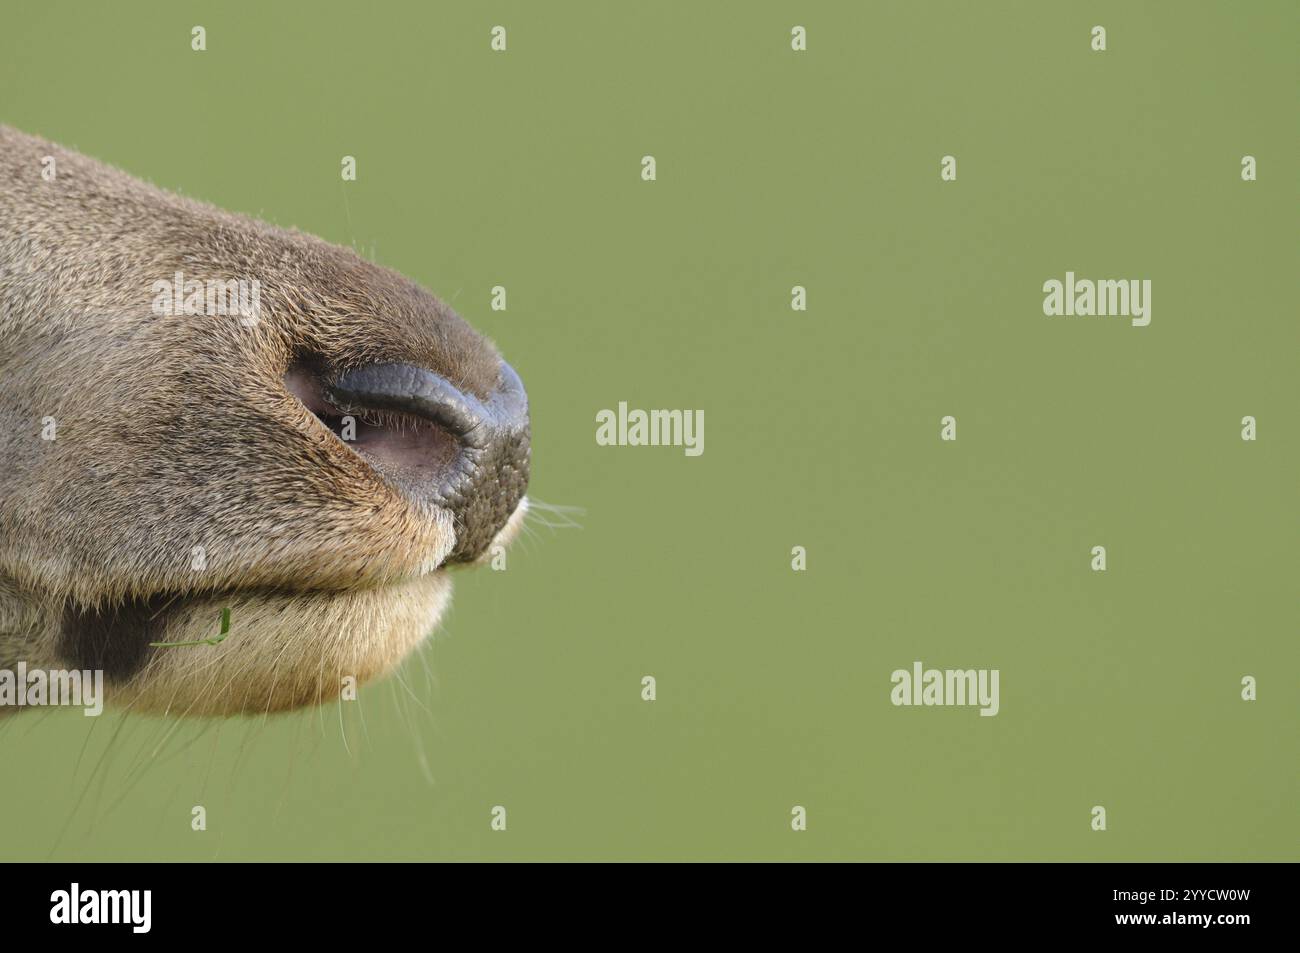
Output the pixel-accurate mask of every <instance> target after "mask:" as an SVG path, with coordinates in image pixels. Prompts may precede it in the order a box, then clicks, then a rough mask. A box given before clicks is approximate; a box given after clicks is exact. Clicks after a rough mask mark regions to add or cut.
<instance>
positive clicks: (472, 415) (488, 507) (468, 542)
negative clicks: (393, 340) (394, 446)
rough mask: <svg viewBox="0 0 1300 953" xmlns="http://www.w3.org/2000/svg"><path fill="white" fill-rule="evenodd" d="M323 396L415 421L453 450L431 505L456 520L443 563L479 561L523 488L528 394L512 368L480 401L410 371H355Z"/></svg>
mask: <svg viewBox="0 0 1300 953" xmlns="http://www.w3.org/2000/svg"><path fill="white" fill-rule="evenodd" d="M325 392H326V394H328V396H329V398H330V400H331V401H333V402H334V403H335V404H336V405H338V406H339V407H350V408H357V409H364V410H387V411H397V412H401V413H406V414H411V415H414V416H417V417H421V418H423V419H425V420H428V421H430V422H432V423H435V424H437V425H438V426H439V427H441V428H443V429H444V430H445V431H447V433H449V434H451V435H452V436H453V437H454V438H455V439H456V440H457V441H458V442H459V443H460V445H461V448H462V449H461V453H460V455H459V459H458V461H457V463H456V466H455V467H454V468H453V470H452V472H451V473H450V474H448V475H447V476H446V478H445V479H444V480H443V482H442V484H441V485H440V486H438V487H437V488H436V489H435V492H434V499H435V501H436V502H437V503H438V504H439V505H441V506H443V507H445V508H446V509H448V510H450V511H451V513H452V515H453V517H454V518H455V524H456V547H455V549H453V550H452V554H451V556H450V557H449V559H448V561H450V562H470V561H472V560H474V559H477V558H478V557H479V556H480V555H482V553H483V551H484V550H486V549H487V547H488V546H489V545H490V544H491V542H492V540H493V539H494V538H495V537H496V535H497V533H499V532H500V531H501V528H502V527H503V526H505V524H506V521H507V520H508V519H509V518H510V514H511V513H513V512H514V510H515V508H516V507H517V506H518V505H519V501H520V500H521V499H522V498H523V495H524V492H525V491H526V490H527V488H528V471H529V462H530V456H531V433H530V428H529V420H528V395H527V394H526V393H525V391H524V385H523V382H522V381H521V380H520V379H519V375H518V374H517V373H515V369H514V368H513V367H511V366H510V365H509V364H507V363H505V362H504V361H502V362H501V364H500V368H499V374H498V379H497V383H496V386H495V387H494V388H493V390H492V392H491V393H490V394H488V396H487V397H486V399H479V398H478V397H476V396H475V395H473V394H470V393H467V392H466V391H464V390H462V389H460V388H459V387H457V386H456V385H454V384H452V383H451V382H450V381H449V380H447V379H446V378H445V377H442V376H441V375H439V374H436V373H434V372H433V371H431V370H428V369H426V368H423V367H416V366H413V365H410V364H370V365H366V366H364V367H358V368H355V369H353V370H350V371H347V372H345V373H343V374H341V375H339V376H338V377H337V378H335V379H334V380H333V381H332V382H329V383H326V384H325Z"/></svg>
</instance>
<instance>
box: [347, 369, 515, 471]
mask: <svg viewBox="0 0 1300 953" xmlns="http://www.w3.org/2000/svg"><path fill="white" fill-rule="evenodd" d="M325 392H326V394H327V395H328V396H329V398H330V399H331V401H333V403H335V404H336V405H338V406H340V407H349V406H350V407H357V408H365V409H370V410H389V411H396V412H399V413H406V414H412V415H414V416H416V417H420V418H423V419H425V420H428V421H430V422H431V423H435V424H438V425H439V426H441V427H444V428H446V429H447V431H449V432H450V433H451V434H452V435H454V436H455V437H457V438H459V439H460V440H461V441H462V442H464V444H465V445H466V446H468V447H473V448H476V449H480V450H486V449H488V448H489V447H490V446H491V445H492V444H493V443H494V442H495V441H497V440H499V439H501V438H502V437H504V436H506V435H507V434H509V433H510V432H512V431H516V430H518V429H520V428H522V427H526V426H527V425H528V403H527V398H526V397H525V395H524V389H523V384H522V383H521V382H520V380H519V375H518V374H516V373H515V371H514V369H513V368H512V367H510V365H509V364H506V363H504V362H503V363H502V364H501V378H500V381H499V383H498V386H497V388H496V390H494V391H493V393H492V394H491V396H490V397H489V398H488V399H487V400H486V401H481V400H479V399H478V398H477V397H475V396H474V395H472V394H469V393H466V392H465V391H463V390H461V389H460V388H458V387H456V386H455V385H454V384H452V383H451V382H450V381H448V380H447V379H446V378H445V377H442V376H441V375H439V374H435V373H434V372H433V371H430V370H428V369H426V368H423V367H414V366H412V365H410V364H371V365H368V366H365V367H359V368H356V369H354V370H350V371H347V372H345V373H343V374H341V375H340V376H339V377H337V378H336V379H335V380H334V381H333V382H331V383H328V384H326V385H325Z"/></svg>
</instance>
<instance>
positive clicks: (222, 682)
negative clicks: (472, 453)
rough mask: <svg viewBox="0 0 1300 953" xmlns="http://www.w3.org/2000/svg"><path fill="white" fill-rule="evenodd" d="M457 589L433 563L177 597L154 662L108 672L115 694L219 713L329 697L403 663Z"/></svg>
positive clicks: (136, 702)
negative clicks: (277, 587)
mask: <svg viewBox="0 0 1300 953" xmlns="http://www.w3.org/2000/svg"><path fill="white" fill-rule="evenodd" d="M451 588H452V586H451V579H450V578H449V577H448V575H447V573H446V571H444V570H436V571H433V572H430V573H428V574H426V575H423V576H421V577H419V578H416V579H411V580H408V581H405V582H400V583H395V584H392V585H388V586H379V587H374V588H369V589H361V590H355V591H329V592H278V591H267V592H261V591H249V592H235V593H230V594H226V595H222V596H206V595H205V596H189V597H185V598H183V599H178V600H177V601H176V602H174V603H173V604H172V605H171V606H170V607H168V608H167V609H166V610H165V618H164V619H163V620H162V622H161V624H157V625H155V626H153V627H152V628H151V630H150V631H151V638H153V639H154V641H153V642H152V643H151V644H150V651H151V653H152V654H151V655H150V656H149V658H148V661H146V662H145V663H144V665H143V666H142V667H141V668H140V669H139V670H138V671H136V672H135V673H134V674H132V675H131V676H130V677H129V678H127V679H126V680H125V681H121V682H114V680H113V679H112V676H111V674H110V675H109V687H108V691H107V695H108V702H109V704H110V705H111V706H112V707H115V708H126V709H128V710H131V711H144V712H153V713H159V714H169V715H221V716H229V715H241V714H266V713H269V712H278V711H287V710H290V709H294V708H301V707H305V706H308V705H320V704H323V703H328V702H330V701H333V700H336V699H338V698H340V697H341V696H342V695H343V694H344V693H345V691H346V690H347V689H348V688H349V687H356V686H358V685H361V684H363V683H365V682H367V681H369V680H371V679H374V678H378V677H380V676H382V675H385V674H387V673H389V672H391V671H392V670H393V669H394V668H396V667H397V666H398V665H399V664H400V663H401V662H402V661H403V660H404V659H405V658H406V657H407V656H408V655H409V654H410V653H411V652H412V651H414V650H415V649H416V648H417V647H418V646H419V645H420V644H421V643H422V642H423V641H424V640H425V639H426V638H428V637H429V636H430V634H431V633H432V632H433V630H434V629H435V628H436V626H437V624H438V621H439V619H440V618H441V616H442V614H443V612H444V611H445V610H446V608H447V606H448V604H449V603H450V601H451ZM226 609H229V610H230V611H229V624H228V629H227V631H225V632H222V631H221V629H222V628H226V626H223V625H222V616H223V610H226Z"/></svg>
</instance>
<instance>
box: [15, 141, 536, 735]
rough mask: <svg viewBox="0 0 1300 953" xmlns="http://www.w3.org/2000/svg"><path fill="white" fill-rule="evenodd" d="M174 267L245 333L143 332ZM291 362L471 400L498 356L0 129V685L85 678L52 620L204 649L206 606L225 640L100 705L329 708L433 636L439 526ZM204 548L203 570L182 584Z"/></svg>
mask: <svg viewBox="0 0 1300 953" xmlns="http://www.w3.org/2000/svg"><path fill="white" fill-rule="evenodd" d="M44 156H53V157H55V160H56V163H57V165H56V168H57V176H56V178H55V179H54V180H53V181H45V180H44V179H43V178H42V176H41V168H42V165H41V160H42V157H44ZM178 271H179V272H183V273H184V275H185V277H186V278H187V279H197V280H201V281H206V280H209V279H211V280H222V281H226V280H230V279H232V278H247V279H256V280H257V281H258V282H260V285H261V320H260V321H259V322H258V323H257V324H256V325H255V326H254V327H246V326H244V325H242V324H241V323H240V321H239V319H238V318H237V317H225V316H179V315H178V316H161V315H158V314H155V313H153V311H152V310H151V304H152V302H153V299H154V292H153V291H152V290H151V288H152V285H153V283H154V282H155V281H157V280H160V279H165V280H170V279H171V278H172V276H173V274H174V273H175V272H178ZM304 354H308V355H311V356H312V357H313V359H316V360H318V361H320V362H322V363H323V365H324V366H326V367H328V368H330V369H331V370H335V371H340V372H341V371H344V370H347V369H350V368H354V367H358V366H361V365H364V364H369V363H386V362H390V363H404V364H411V365H417V366H420V367H425V368H428V369H430V370H433V371H435V372H437V373H438V374H440V375H442V376H443V377H445V378H447V379H448V380H449V381H451V382H453V383H454V384H455V385H456V386H458V387H459V388H460V389H461V390H463V391H465V392H467V393H472V394H474V395H476V396H478V397H483V396H485V395H487V394H488V393H489V392H490V391H491V390H492V389H493V387H494V386H495V385H496V382H497V373H498V367H499V361H500V358H499V356H498V355H497V352H496V350H495V349H494V348H493V346H492V345H491V344H489V343H488V342H486V341H485V340H484V339H483V338H482V337H481V336H480V335H478V334H477V333H476V332H475V331H474V330H473V329H471V328H470V327H469V326H468V325H467V324H466V323H465V322H464V321H462V320H461V319H460V318H459V317H458V316H457V315H456V314H454V313H453V312H452V311H451V309H450V308H448V307H447V306H446V305H445V304H443V303H442V302H440V301H438V300H437V299H436V298H434V297H433V296H431V295H430V294H428V293H427V292H425V291H424V290H423V289H421V288H419V287H418V286H417V285H415V284H413V283H412V282H410V281H409V280H407V279H405V278H403V277H402V276H401V275H398V274H396V273H394V272H392V271H390V270H388V269H385V268H381V267H378V266H376V265H373V264H371V263H369V262H367V261H365V260H363V259H361V258H360V257H358V256H357V255H356V254H354V253H353V252H351V251H349V250H347V249H344V248H339V247H336V246H334V245H330V244H327V243H325V242H323V241H321V240H319V239H317V238H314V237H312V236H309V235H305V234H302V233H299V232H296V231H289V230H284V229H279V228H273V227H271V226H269V225H266V224H264V223H261V222H257V221H254V220H251V219H248V218H245V217H242V216H238V215H232V214H229V213H226V212H223V211H221V210H219V209H216V208H213V207H211V206H208V205H205V204H202V203H200V202H196V201H192V200H190V199H186V198H182V197H179V196H176V195H172V194H169V193H167V192H164V191H162V190H159V189H157V188H154V187H152V186H150V185H147V184H145V183H142V182H139V181H137V180H135V179H132V178H130V177H128V176H127V175H125V174H124V173H122V172H119V171H117V170H115V169H112V168H109V167H107V166H105V165H102V164H100V163H98V162H95V161H93V160H90V159H87V158H85V157H83V156H80V155H77V154H75V153H72V152H68V151H65V150H63V149H61V148H59V147H58V146H55V145H53V144H51V143H48V142H45V141H42V140H40V139H36V138H33V137H31V136H27V135H24V134H22V133H19V132H17V131H15V130H12V129H9V128H6V127H4V126H0V667H12V665H13V664H14V663H16V662H17V661H19V660H25V661H27V663H28V664H29V666H30V665H46V666H58V665H71V666H73V667H83V666H82V665H81V664H80V663H81V662H83V661H85V660H84V659H75V658H71V657H69V656H70V654H71V653H70V651H69V649H68V645H67V642H66V639H64V638H63V636H61V631H62V628H63V627H64V625H65V621H66V618H67V614H68V612H69V611H71V610H85V609H86V608H87V607H96V609H95V611H111V610H112V607H114V606H118V605H121V604H124V603H126V602H129V601H130V600H137V602H138V601H139V600H142V599H147V598H150V597H158V596H159V595H160V594H166V595H167V596H168V598H172V597H174V604H172V605H171V607H170V608H168V609H167V611H166V613H165V614H162V615H159V616H158V619H159V624H160V625H161V626H162V627H163V629H165V638H164V639H158V641H180V640H186V639H195V638H206V637H209V636H212V635H215V634H216V630H217V625H218V616H219V613H220V610H221V608H222V607H223V606H229V607H231V609H232V614H231V618H232V627H231V634H230V636H229V638H228V639H227V640H226V641H224V642H222V643H221V644H220V645H217V646H202V647H198V648H166V649H150V650H149V651H148V653H147V655H148V657H147V660H146V664H145V665H144V667H143V669H142V670H140V671H138V672H132V673H126V674H124V676H123V677H122V678H120V679H118V680H117V682H116V683H115V684H114V685H113V691H112V694H110V699H112V698H113V697H114V696H115V697H116V699H117V700H118V701H129V702H131V703H132V704H134V705H136V706H138V707H144V708H150V709H167V710H172V711H186V710H191V711H202V712H209V713H230V712H236V711H241V710H247V709H255V710H269V709H279V708H286V707H292V706H295V705H299V704H303V703H307V702H311V701H316V700H318V699H321V698H330V697H334V696H336V695H337V693H338V691H339V686H340V682H341V679H342V678H343V677H344V676H347V675H355V676H357V677H358V678H361V679H364V678H366V677H370V676H373V675H377V674H380V673H382V672H384V671H386V670H388V669H390V668H391V667H392V666H393V665H395V664H396V663H397V661H399V660H400V659H401V658H402V657H403V656H404V655H405V654H406V653H407V652H408V651H409V650H410V649H411V648H412V646H414V645H416V644H417V643H418V642H419V641H420V639H422V638H423V637H424V636H425V635H426V634H428V632H429V631H430V630H431V629H432V627H433V625H434V624H435V622H436V620H437V618H438V615H439V613H440V612H441V610H442V608H443V606H444V605H445V603H446V601H447V599H448V596H449V583H448V581H447V579H446V577H445V571H444V570H442V569H440V568H438V569H436V571H430V569H431V568H433V567H440V566H441V564H442V561H443V560H444V559H445V558H446V556H447V554H448V553H449V552H450V551H451V548H452V547H453V546H454V544H455V539H454V535H455V533H454V530H455V527H454V526H453V523H452V520H451V518H450V516H449V514H448V513H446V512H445V511H441V510H439V509H437V508H436V507H431V506H422V505H420V504H418V503H415V502H412V501H411V500H410V499H409V498H407V497H405V496H403V495H402V494H401V493H400V492H398V491H397V490H396V489H395V488H394V487H392V486H391V485H390V484H389V483H387V482H386V481H385V480H384V479H382V478H381V477H380V476H379V474H378V473H377V472H376V471H375V470H374V469H373V468H371V467H369V466H367V465H366V463H365V462H364V461H363V460H362V459H361V458H360V457H359V456H358V455H357V454H356V453H354V452H352V451H351V450H350V449H349V448H348V447H346V446H344V445H343V444H342V443H341V442H340V441H339V440H337V438H335V437H334V435H333V434H331V433H330V432H329V430H328V429H326V428H324V427H323V426H322V425H321V423H320V421H319V420H317V419H316V418H315V417H314V416H313V415H312V414H311V413H310V412H309V411H308V410H307V409H306V408H305V407H304V406H303V405H302V404H301V403H300V402H299V401H298V400H297V399H295V398H294V397H292V396H290V394H289V393H288V392H287V391H286V389H285V386H284V375H285V372H286V369H287V368H288V367H289V365H290V363H291V362H292V361H294V360H295V359H296V358H297V357H299V356H301V355H304ZM45 417H53V418H54V419H55V421H56V426H57V439H55V440H53V441H46V440H42V439H41V428H42V420H43V418H45ZM520 515H522V507H521V508H520V511H519V512H517V513H516V516H520ZM517 522H518V520H517V519H512V520H511V524H512V526H511V527H510V528H508V530H507V531H506V534H507V535H508V534H509V533H510V530H511V529H513V526H514V524H517ZM196 546H201V547H203V549H204V550H205V552H206V560H207V567H206V569H202V570H195V569H193V568H191V559H192V551H193V548H194V547H196ZM109 677H110V680H111V679H112V678H113V673H112V671H111V670H109Z"/></svg>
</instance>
